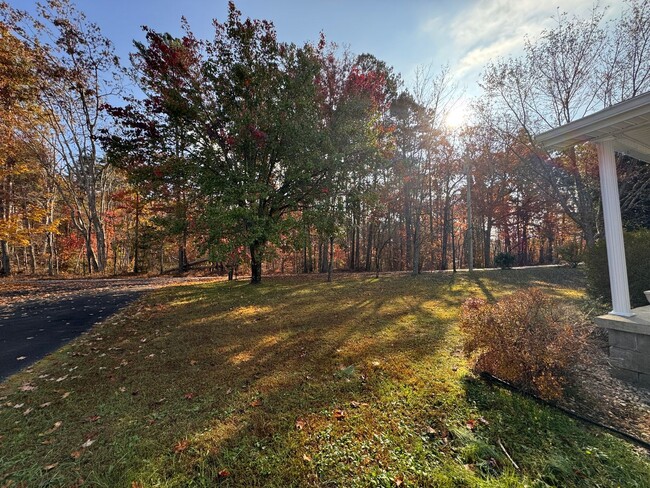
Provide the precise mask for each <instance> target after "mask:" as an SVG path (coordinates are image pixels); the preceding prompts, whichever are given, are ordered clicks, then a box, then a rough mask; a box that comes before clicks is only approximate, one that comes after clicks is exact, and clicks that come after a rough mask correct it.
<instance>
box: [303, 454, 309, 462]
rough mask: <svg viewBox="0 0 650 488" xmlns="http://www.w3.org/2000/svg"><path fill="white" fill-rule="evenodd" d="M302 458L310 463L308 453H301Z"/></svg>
mask: <svg viewBox="0 0 650 488" xmlns="http://www.w3.org/2000/svg"><path fill="white" fill-rule="evenodd" d="M302 460H303V461H305V462H308V463H311V456H310V455H309V454H303V455H302Z"/></svg>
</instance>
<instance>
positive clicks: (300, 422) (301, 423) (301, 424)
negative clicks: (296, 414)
mask: <svg viewBox="0 0 650 488" xmlns="http://www.w3.org/2000/svg"><path fill="white" fill-rule="evenodd" d="M305 424H306V423H305V421H304V420H303V419H298V420H296V430H302V429H304V428H305Z"/></svg>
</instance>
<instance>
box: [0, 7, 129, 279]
mask: <svg viewBox="0 0 650 488" xmlns="http://www.w3.org/2000/svg"><path fill="white" fill-rule="evenodd" d="M4 7H5V8H4V9H3V11H4V12H3V13H4V17H5V19H6V21H7V22H8V23H9V25H10V28H11V30H12V32H13V33H14V34H16V35H17V36H19V37H20V38H21V39H22V40H23V42H25V43H26V44H27V45H29V46H30V47H31V48H32V49H34V50H36V51H38V53H39V65H38V74H39V76H40V77H41V80H40V83H39V84H38V86H39V89H40V92H39V102H40V105H41V107H42V109H43V114H44V117H45V118H46V121H47V125H46V126H44V130H43V131H42V133H41V139H42V140H43V141H44V142H45V143H46V144H47V145H48V151H49V152H51V153H52V154H53V156H54V159H55V164H54V165H49V164H47V165H45V166H44V168H45V169H47V170H52V173H51V174H50V175H49V176H50V178H51V179H52V181H53V182H54V183H55V184H56V186H57V188H58V191H59V194H60V197H61V199H62V200H63V201H64V202H65V204H66V205H67V207H68V208H69V211H70V219H71V221H72V222H73V223H74V225H75V227H76V228H77V230H78V231H79V232H80V233H81V234H82V235H83V237H84V241H85V246H86V259H87V262H88V268H89V270H97V271H103V270H104V268H105V266H106V255H107V247H106V239H105V230H104V221H103V219H104V214H105V212H106V210H107V208H108V203H109V202H108V195H109V193H110V191H111V185H112V184H113V175H112V169H111V167H110V166H109V165H107V164H106V162H105V161H103V160H102V154H101V151H100V147H99V135H100V131H101V129H102V127H104V125H105V123H106V122H107V118H106V114H105V112H104V110H103V108H104V105H105V103H106V102H107V101H108V100H109V99H110V98H111V97H114V96H117V95H118V94H119V92H120V88H121V84H120V81H121V80H120V76H121V71H120V66H119V60H118V58H117V56H115V54H114V52H113V47H112V44H111V42H110V41H109V40H108V39H107V38H106V37H104V36H103V35H102V33H101V30H100V28H99V26H97V25H96V24H94V23H92V22H88V21H87V20H86V18H85V16H84V14H83V13H82V12H80V11H79V10H77V9H76V7H75V6H74V5H73V4H72V3H71V2H70V1H69V0H48V1H47V2H46V3H45V4H38V5H37V18H33V17H30V16H29V15H27V14H26V13H24V12H20V11H17V10H13V9H11V8H9V7H8V6H6V5H4Z"/></svg>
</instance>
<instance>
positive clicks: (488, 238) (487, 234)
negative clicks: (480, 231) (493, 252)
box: [483, 217, 492, 268]
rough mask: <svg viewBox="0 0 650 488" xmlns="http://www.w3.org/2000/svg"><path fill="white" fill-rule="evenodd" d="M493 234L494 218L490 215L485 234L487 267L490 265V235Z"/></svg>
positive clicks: (484, 244) (484, 249) (484, 259)
mask: <svg viewBox="0 0 650 488" xmlns="http://www.w3.org/2000/svg"><path fill="white" fill-rule="evenodd" d="M491 234H492V219H490V218H489V217H488V219H487V225H486V226H485V235H484V236H483V263H484V266H485V267H486V268H489V267H490V236H491Z"/></svg>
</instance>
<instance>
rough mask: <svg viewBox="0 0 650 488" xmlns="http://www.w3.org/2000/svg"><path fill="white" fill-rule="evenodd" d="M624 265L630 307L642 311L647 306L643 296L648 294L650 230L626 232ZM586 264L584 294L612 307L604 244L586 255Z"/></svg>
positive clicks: (602, 241)
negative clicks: (638, 308) (625, 266)
mask: <svg viewBox="0 0 650 488" xmlns="http://www.w3.org/2000/svg"><path fill="white" fill-rule="evenodd" d="M623 241H624V243H625V261H626V263H627V280H628V283H629V286H630V302H631V304H632V307H641V306H643V305H647V304H648V302H647V300H646V298H645V296H644V294H643V292H644V291H645V290H650V229H643V230H638V231H634V232H625V234H624V235H623ZM585 262H586V264H587V290H588V291H589V294H590V295H591V296H593V297H594V298H602V299H603V300H605V301H607V302H609V303H611V301H612V295H611V291H610V289H609V269H608V268H607V247H606V243H605V241H604V240H601V241H598V242H597V243H596V245H595V246H594V247H593V249H591V251H589V253H588V254H587V258H586V260H585Z"/></svg>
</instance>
